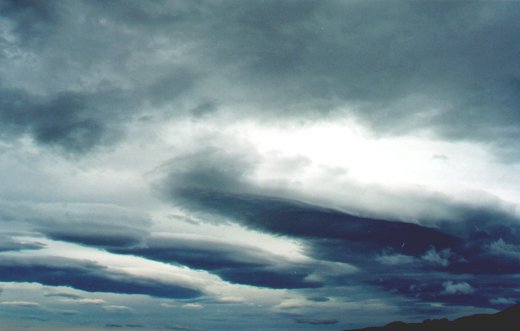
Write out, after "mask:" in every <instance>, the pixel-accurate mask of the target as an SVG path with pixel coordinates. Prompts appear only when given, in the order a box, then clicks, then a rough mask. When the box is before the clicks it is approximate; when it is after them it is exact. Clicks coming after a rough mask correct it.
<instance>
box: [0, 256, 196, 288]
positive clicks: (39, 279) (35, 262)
mask: <svg viewBox="0 0 520 331" xmlns="http://www.w3.org/2000/svg"><path fill="white" fill-rule="evenodd" d="M0 270H1V271H2V272H1V273H0V281H4V282H36V283H40V284H43V285H49V286H70V287H72V288H75V289H79V290H83V291H87V292H108V293H121V294H146V295H150V296H156V297H163V298H194V297H197V296H199V295H201V292H199V291H198V290H195V289H191V288H187V287H183V286H180V285H174V284H170V283H163V282H160V281H156V280H153V279H147V278H140V277H136V276H132V275H129V274H123V273H117V272H112V271H109V270H108V269H106V268H104V267H102V266H100V265H98V264H95V263H92V262H86V261H78V260H72V259H67V258H57V257H39V258H14V257H2V258H1V259H0Z"/></svg>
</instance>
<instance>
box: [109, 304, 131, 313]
mask: <svg viewBox="0 0 520 331" xmlns="http://www.w3.org/2000/svg"><path fill="white" fill-rule="evenodd" d="M103 309H104V310H106V311H109V312H115V313H129V312H132V311H133V309H132V308H130V307H127V306H121V305H103Z"/></svg>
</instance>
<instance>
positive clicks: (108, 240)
mask: <svg viewBox="0 0 520 331" xmlns="http://www.w3.org/2000/svg"><path fill="white" fill-rule="evenodd" d="M39 231H40V232H41V233H43V234H45V235H46V236H47V237H48V238H50V239H53V240H61V241H68V242H72V243H77V244H82V245H87V246H96V247H104V248H109V247H127V246H134V245H137V244H138V243H139V242H141V240H142V239H143V238H145V237H146V235H147V232H146V231H144V230H141V229H136V228H131V227H125V226H113V225H107V224H102V223H98V224H96V223H95V222H92V223H85V224H75V226H74V227H69V228H42V229H39Z"/></svg>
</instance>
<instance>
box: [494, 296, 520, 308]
mask: <svg viewBox="0 0 520 331" xmlns="http://www.w3.org/2000/svg"><path fill="white" fill-rule="evenodd" d="M517 302H518V301H517V300H515V299H513V298H503V297H499V298H493V299H490V300H489V303H491V304H493V305H500V306H512V305H514V304H516V303H517Z"/></svg>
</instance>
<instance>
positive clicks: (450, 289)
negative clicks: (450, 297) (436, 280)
mask: <svg viewBox="0 0 520 331" xmlns="http://www.w3.org/2000/svg"><path fill="white" fill-rule="evenodd" d="M442 286H444V290H443V293H444V294H469V293H473V292H474V291H475V290H474V289H473V288H472V287H471V285H470V284H468V283H466V282H458V283H457V282H452V281H446V282H444V283H442Z"/></svg>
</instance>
